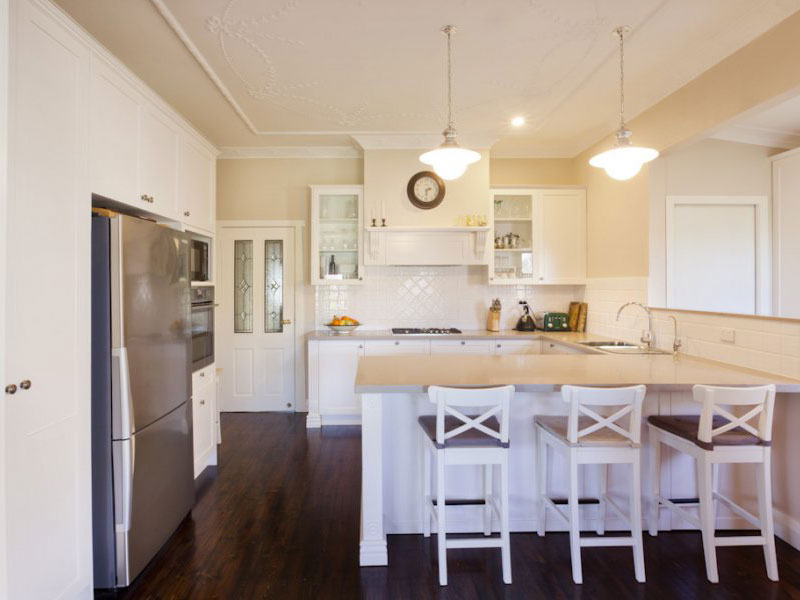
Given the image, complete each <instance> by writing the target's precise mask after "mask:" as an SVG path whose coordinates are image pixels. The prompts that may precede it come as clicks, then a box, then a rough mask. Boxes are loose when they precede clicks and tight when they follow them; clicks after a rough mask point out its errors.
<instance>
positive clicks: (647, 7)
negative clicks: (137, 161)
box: [56, 0, 800, 157]
mask: <svg viewBox="0 0 800 600" xmlns="http://www.w3.org/2000/svg"><path fill="white" fill-rule="evenodd" d="M56 1H57V2H58V3H59V4H60V5H62V6H63V7H64V8H65V9H66V10H67V11H68V12H69V13H71V14H72V16H73V17H74V18H75V19H76V20H77V21H78V22H80V23H81V24H83V25H84V27H86V28H87V29H88V30H89V31H90V33H92V34H93V35H95V37H97V38H98V39H100V41H101V42H102V43H104V44H105V45H106V46H107V47H108V48H109V49H110V50H111V51H112V52H114V53H115V54H117V55H118V56H119V57H120V58H121V59H122V60H123V61H125V62H126V63H127V64H128V65H129V66H130V67H131V68H132V69H133V70H134V71H135V72H136V73H137V74H138V75H139V76H140V77H142V78H143V79H144V80H145V81H146V82H147V83H149V84H150V85H151V86H152V87H153V88H154V89H155V90H156V91H157V92H159V93H160V94H161V95H162V96H164V97H165V98H166V99H167V101H168V102H170V103H172V104H173V106H174V107H175V108H176V109H177V110H178V111H179V112H181V113H183V114H184V115H185V116H186V117H187V118H188V119H189V120H190V121H192V122H193V123H194V124H195V126H197V127H198V129H200V130H201V131H202V132H204V133H205V134H206V135H207V136H208V137H209V138H210V139H211V141H213V142H214V143H215V144H217V145H218V146H221V147H228V146H236V147H242V146H247V147H256V146H288V145H292V146H325V147H330V146H342V145H348V144H350V145H352V144H355V141H354V140H353V138H351V137H350V135H352V134H393V135H392V136H390V137H391V138H392V139H393V140H394V142H393V143H396V139H397V135H396V134H404V133H413V134H417V135H415V136H413V137H414V139H421V138H420V136H419V135H418V134H421V133H437V132H439V131H441V130H442V129H443V127H444V121H445V95H444V75H445V59H444V55H445V38H444V36H443V35H442V34H441V33H440V32H439V29H440V27H441V26H442V25H445V24H448V23H453V24H455V25H456V26H457V27H458V31H457V33H456V35H455V37H454V69H453V71H454V94H455V99H454V110H455V119H456V126H457V128H458V130H459V132H460V135H461V136H462V139H463V140H465V141H466V140H467V139H469V136H473V138H474V139H481V140H497V141H496V143H495V144H494V145H493V146H492V154H493V155H494V156H551V157H557V156H565V157H571V156H574V155H575V154H577V153H579V152H580V151H581V150H583V149H585V148H586V147H588V146H589V145H591V144H592V143H594V142H596V141H597V140H598V139H600V138H602V137H603V136H605V135H606V134H608V133H610V132H611V131H612V130H613V129H614V128H615V126H616V120H617V102H618V100H617V86H618V82H617V78H618V65H617V55H616V42H615V39H614V37H613V36H612V35H611V34H610V30H611V29H612V27H613V26H615V25H618V24H627V25H630V26H631V27H632V28H633V33H632V34H631V35H630V38H629V42H628V43H627V44H626V79H627V86H626V101H627V113H628V117H629V118H630V117H633V116H634V115H635V114H637V113H638V112H641V111H643V110H644V109H646V108H648V107H649V106H651V105H653V104H654V103H656V102H657V101H659V100H660V99H662V98H663V97H665V96H667V95H669V94H670V93H672V92H673V91H675V90H676V89H678V88H679V87H681V86H682V85H684V84H685V83H687V82H688V81H690V80H691V79H693V78H694V77H696V76H697V75H699V74H700V73H702V72H703V71H705V70H706V69H708V68H709V67H711V66H713V65H714V64H716V63H717V62H719V61H720V60H722V59H723V58H724V57H726V56H728V55H729V54H731V53H732V52H734V51H736V50H737V49H739V48H740V47H742V46H744V45H745V44H747V43H748V42H749V41H751V40H752V39H754V38H755V37H757V36H758V35H760V34H761V33H763V32H764V31H766V30H768V29H770V28H771V27H773V26H774V25H776V24H777V23H778V22H780V21H781V20H783V19H784V18H786V17H787V16H789V15H790V14H792V13H793V12H795V11H796V10H798V9H800V0H702V1H697V0H580V1H572V2H564V1H563V0H502V1H501V0H494V1H489V0H487V1H476V0H472V1H469V0H435V1H434V0H402V1H399V0H335V1H332V0H151V3H150V4H147V3H145V2H141V1H139V2H131V1H130V0H104V1H103V2H100V3H98V2H97V1H96V0H56ZM517 114H522V115H525V116H526V118H527V121H528V123H527V125H526V126H525V127H523V128H521V129H519V130H513V131H512V130H511V127H510V126H509V124H508V121H509V119H510V118H511V117H512V116H514V115H517ZM634 133H635V132H634ZM360 137H361V138H362V139H363V137H364V136H363V135H362V136H360ZM375 137H379V136H372V138H371V139H374V138H375Z"/></svg>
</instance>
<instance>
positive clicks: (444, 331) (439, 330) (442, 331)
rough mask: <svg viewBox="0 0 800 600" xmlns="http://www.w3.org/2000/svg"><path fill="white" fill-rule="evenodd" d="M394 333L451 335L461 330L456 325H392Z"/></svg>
mask: <svg viewBox="0 0 800 600" xmlns="http://www.w3.org/2000/svg"><path fill="white" fill-rule="evenodd" d="M392 333H393V334H395V335H450V334H454V333H461V330H460V329H456V328H455V327H423V328H420V327H392Z"/></svg>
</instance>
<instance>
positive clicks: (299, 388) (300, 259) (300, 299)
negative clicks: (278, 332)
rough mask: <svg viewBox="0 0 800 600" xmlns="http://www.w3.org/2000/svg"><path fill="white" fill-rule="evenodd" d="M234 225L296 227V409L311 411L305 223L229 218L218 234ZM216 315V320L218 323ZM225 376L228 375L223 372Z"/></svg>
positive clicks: (218, 281)
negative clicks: (308, 374)
mask: <svg viewBox="0 0 800 600" xmlns="http://www.w3.org/2000/svg"><path fill="white" fill-rule="evenodd" d="M231 227H253V228H257V227H292V228H294V256H295V262H294V264H295V279H294V282H295V293H294V322H295V327H294V358H295V360H294V411H295V412H308V394H307V393H306V378H305V372H306V353H305V344H304V343H303V341H304V339H305V336H306V328H305V294H306V289H305V288H306V286H305V277H304V274H305V264H306V260H305V252H303V249H304V248H305V243H306V242H305V228H306V222H305V221H300V220H288V221H287V220H276V221H268V220H267V221H265V220H258V219H253V220H230V221H217V236H220V234H221V233H222V230H223V229H226V228H231ZM221 266H222V265H220V253H219V244H215V252H214V273H216V274H221V273H222V269H221ZM215 279H216V285H218V286H219V285H223V282H222V280H221V279H222V278H221V275H220V277H215ZM219 321H220V320H219V319H216V318H215V322H219ZM218 339H219V337H218V336H214V346H215V347H214V354H216V353H217V351H218V350H219V344H218V343H217V340H218ZM222 376H223V377H226V374H225V373H223V374H222Z"/></svg>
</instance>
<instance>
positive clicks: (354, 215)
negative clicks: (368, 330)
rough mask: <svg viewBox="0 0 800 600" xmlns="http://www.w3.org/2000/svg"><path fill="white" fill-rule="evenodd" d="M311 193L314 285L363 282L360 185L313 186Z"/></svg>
mask: <svg viewBox="0 0 800 600" xmlns="http://www.w3.org/2000/svg"><path fill="white" fill-rule="evenodd" d="M311 190H312V191H311V205H312V207H311V209H312V219H311V239H312V256H311V278H312V283H315V284H329V285H330V284H333V285H347V284H353V283H359V282H361V281H363V266H362V263H363V261H362V255H363V233H362V228H363V219H362V217H363V214H362V212H363V204H364V203H363V193H362V188H361V186H312V188H311Z"/></svg>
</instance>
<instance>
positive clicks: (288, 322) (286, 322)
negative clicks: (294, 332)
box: [281, 319, 292, 325]
mask: <svg viewBox="0 0 800 600" xmlns="http://www.w3.org/2000/svg"><path fill="white" fill-rule="evenodd" d="M281 323H282V324H283V325H291V324H292V320H291V319H284V320H283V321H281Z"/></svg>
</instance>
